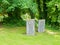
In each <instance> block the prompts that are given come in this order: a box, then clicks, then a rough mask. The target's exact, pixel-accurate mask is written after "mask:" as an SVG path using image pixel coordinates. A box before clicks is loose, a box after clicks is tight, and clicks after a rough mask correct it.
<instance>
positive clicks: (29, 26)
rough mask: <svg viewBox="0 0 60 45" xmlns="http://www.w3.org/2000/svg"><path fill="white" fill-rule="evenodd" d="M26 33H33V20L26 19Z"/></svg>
mask: <svg viewBox="0 0 60 45" xmlns="http://www.w3.org/2000/svg"><path fill="white" fill-rule="evenodd" d="M26 34H27V35H35V20H34V19H30V20H27V21H26Z"/></svg>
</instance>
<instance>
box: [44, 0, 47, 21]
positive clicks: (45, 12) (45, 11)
mask: <svg viewBox="0 0 60 45" xmlns="http://www.w3.org/2000/svg"><path fill="white" fill-rule="evenodd" d="M43 18H44V19H46V21H47V5H46V0H43Z"/></svg>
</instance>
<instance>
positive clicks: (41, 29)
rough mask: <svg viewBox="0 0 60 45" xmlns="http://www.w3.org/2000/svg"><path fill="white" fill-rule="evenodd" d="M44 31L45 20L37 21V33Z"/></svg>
mask: <svg viewBox="0 0 60 45" xmlns="http://www.w3.org/2000/svg"><path fill="white" fill-rule="evenodd" d="M44 31H45V20H39V22H38V32H44Z"/></svg>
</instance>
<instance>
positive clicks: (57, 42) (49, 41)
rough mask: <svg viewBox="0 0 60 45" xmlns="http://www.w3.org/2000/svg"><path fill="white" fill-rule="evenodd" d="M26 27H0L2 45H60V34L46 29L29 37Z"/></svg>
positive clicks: (0, 43) (0, 42)
mask: <svg viewBox="0 0 60 45" xmlns="http://www.w3.org/2000/svg"><path fill="white" fill-rule="evenodd" d="M25 33H26V29H25V27H15V28H9V27H8V28H6V27H0V45H60V33H58V32H51V31H50V30H48V29H46V31H45V32H44V33H38V32H36V35H34V36H27V35H26V34H25Z"/></svg>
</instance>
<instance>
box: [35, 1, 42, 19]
mask: <svg viewBox="0 0 60 45" xmlns="http://www.w3.org/2000/svg"><path fill="white" fill-rule="evenodd" d="M36 3H37V5H38V12H39V19H41V18H42V17H41V16H42V11H41V6H40V4H41V3H40V0H36Z"/></svg>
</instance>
